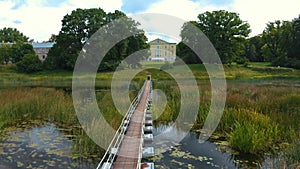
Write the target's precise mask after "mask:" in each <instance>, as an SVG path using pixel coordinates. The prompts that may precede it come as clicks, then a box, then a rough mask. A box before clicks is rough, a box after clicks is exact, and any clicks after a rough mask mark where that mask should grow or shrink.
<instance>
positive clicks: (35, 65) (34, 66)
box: [17, 54, 42, 73]
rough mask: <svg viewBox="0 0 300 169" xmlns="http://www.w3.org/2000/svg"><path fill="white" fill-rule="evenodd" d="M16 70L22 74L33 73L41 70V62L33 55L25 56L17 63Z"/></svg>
mask: <svg viewBox="0 0 300 169" xmlns="http://www.w3.org/2000/svg"><path fill="white" fill-rule="evenodd" d="M17 70H18V71H19V72H22V73H33V72H38V71H40V70H42V62H41V61H40V59H39V58H38V57H37V56H36V55H35V54H26V55H25V56H24V57H23V58H22V60H21V61H20V62H18V63H17Z"/></svg>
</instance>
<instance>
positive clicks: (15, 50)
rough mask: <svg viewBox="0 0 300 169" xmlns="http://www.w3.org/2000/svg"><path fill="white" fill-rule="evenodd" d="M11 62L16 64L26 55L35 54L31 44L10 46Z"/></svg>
mask: <svg viewBox="0 0 300 169" xmlns="http://www.w3.org/2000/svg"><path fill="white" fill-rule="evenodd" d="M10 53H11V54H10V55H11V62H12V63H17V62H19V61H21V59H22V58H23V57H24V56H25V55H26V54H35V52H34V50H33V47H32V45H31V44H27V43H16V44H13V45H12V46H11V52H10Z"/></svg>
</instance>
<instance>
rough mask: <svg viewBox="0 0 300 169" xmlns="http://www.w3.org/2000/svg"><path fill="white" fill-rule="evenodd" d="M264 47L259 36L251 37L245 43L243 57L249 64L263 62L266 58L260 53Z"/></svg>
mask: <svg viewBox="0 0 300 169" xmlns="http://www.w3.org/2000/svg"><path fill="white" fill-rule="evenodd" d="M263 45H264V42H263V39H262V36H261V35H257V36H254V37H251V38H249V39H247V40H246V43H245V57H246V58H248V60H249V61H251V62H265V61H267V58H266V57H264V55H263V53H262V50H261V49H262V47H263Z"/></svg>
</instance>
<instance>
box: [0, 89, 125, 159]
mask: <svg viewBox="0 0 300 169" xmlns="http://www.w3.org/2000/svg"><path fill="white" fill-rule="evenodd" d="M96 95H97V100H98V101H99V107H102V109H101V111H102V112H105V113H104V114H103V115H104V117H105V119H107V121H109V122H110V124H111V126H113V127H114V128H117V127H118V124H119V122H120V120H121V119H122V116H120V115H119V116H116V115H114V114H115V112H116V109H115V108H114V106H113V102H112V99H111V96H110V93H109V92H108V91H101V92H97V93H96ZM0 100H1V102H0V135H1V132H2V131H3V130H2V129H4V128H6V127H10V126H15V125H16V123H18V122H20V121H21V122H22V121H31V120H38V121H41V124H42V123H44V122H46V123H47V122H50V123H55V124H56V125H57V126H59V127H61V128H64V129H68V130H67V133H66V134H67V135H69V136H70V135H72V136H73V142H74V145H73V146H74V157H77V156H78V157H82V156H83V157H96V158H101V154H102V153H103V151H104V150H103V149H102V148H100V147H99V146H98V145H96V144H95V143H94V142H93V141H92V140H91V139H90V138H89V137H88V136H87V135H86V133H85V132H84V131H83V130H82V128H81V126H80V124H79V122H78V120H77V116H76V114H75V110H74V107H73V102H72V98H71V96H70V94H67V93H66V92H64V91H63V90H57V89H54V88H24V87H20V88H16V89H15V88H14V89H2V90H0ZM95 127H99V129H101V128H100V126H95ZM103 132H104V131H103ZM2 134H5V133H2Z"/></svg>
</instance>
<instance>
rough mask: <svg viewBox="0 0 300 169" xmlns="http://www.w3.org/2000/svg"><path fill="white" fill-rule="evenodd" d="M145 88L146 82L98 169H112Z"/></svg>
mask: <svg viewBox="0 0 300 169" xmlns="http://www.w3.org/2000/svg"><path fill="white" fill-rule="evenodd" d="M145 86H146V81H145V83H144V85H143V87H142V88H141V90H140V91H139V93H138V94H137V96H136V97H135V98H134V99H133V101H132V102H131V104H130V106H129V108H128V111H127V113H126V114H125V116H124V118H123V120H122V122H121V124H120V126H119V128H118V130H117V131H116V133H115V135H114V137H113V139H112V141H111V143H110V144H109V146H108V148H107V150H106V152H105V154H104V156H103V157H102V159H101V161H100V162H99V164H98V166H97V168H96V169H110V168H111V167H112V164H113V162H114V160H115V158H116V156H117V154H118V152H119V149H120V145H121V143H122V141H123V138H124V135H125V132H126V130H127V128H128V125H129V122H130V119H131V116H132V115H133V113H134V111H135V109H136V107H137V105H138V103H139V101H140V98H141V96H142V94H143V92H144V90H145Z"/></svg>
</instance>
